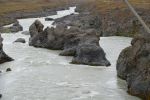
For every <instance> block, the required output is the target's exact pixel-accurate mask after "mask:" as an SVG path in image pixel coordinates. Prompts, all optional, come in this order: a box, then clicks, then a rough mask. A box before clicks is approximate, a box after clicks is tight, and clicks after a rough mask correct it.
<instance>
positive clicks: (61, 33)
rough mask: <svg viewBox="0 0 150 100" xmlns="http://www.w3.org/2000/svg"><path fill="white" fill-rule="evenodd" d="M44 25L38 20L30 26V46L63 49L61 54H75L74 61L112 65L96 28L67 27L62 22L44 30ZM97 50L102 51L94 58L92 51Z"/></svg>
mask: <svg viewBox="0 0 150 100" xmlns="http://www.w3.org/2000/svg"><path fill="white" fill-rule="evenodd" d="M43 27H44V26H43V25H42V24H41V22H40V21H38V20H36V21H35V22H34V23H33V24H32V25H31V26H30V29H29V31H30V36H31V37H30V41H29V45H30V46H34V47H41V48H48V49H53V50H63V51H62V53H60V55H63V56H74V59H73V61H72V63H78V64H87V65H100V66H109V65H110V63H109V61H108V60H107V59H106V58H105V52H104V51H103V50H102V48H101V47H100V46H99V35H97V31H96V30H95V29H92V28H91V29H90V28H86V30H85V29H82V28H80V27H77V26H72V27H71V28H70V29H67V25H66V24H62V23H59V24H57V25H56V28H53V27H52V28H49V27H47V28H46V29H45V30H43ZM85 45H88V47H89V49H88V50H87V51H85V49H86V46H85ZM81 48H82V49H81ZM80 49H81V50H80ZM95 51H96V52H99V51H101V52H100V53H99V54H98V55H96V56H95V58H93V56H92V55H93V53H92V52H95ZM87 53H89V54H87ZM85 59H86V60H85Z"/></svg>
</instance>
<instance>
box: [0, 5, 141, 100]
mask: <svg viewBox="0 0 150 100" xmlns="http://www.w3.org/2000/svg"><path fill="white" fill-rule="evenodd" d="M74 9H75V7H71V8H70V9H69V10H64V11H58V12H57V13H58V14H57V15H53V16H49V17H51V18H60V17H63V16H65V15H69V14H71V13H74ZM36 19H39V20H40V21H41V22H42V23H43V24H44V25H45V27H47V26H52V25H51V24H52V21H51V22H49V21H48V22H45V20H44V17H42V18H29V19H20V20H19V22H20V23H21V25H22V26H23V28H24V30H25V31H26V30H28V28H29V26H30V25H31V24H32V23H33V22H34V21H35V20H36ZM2 37H3V38H4V41H3V43H4V51H5V52H6V53H7V54H8V55H9V56H11V57H12V58H14V59H15V61H12V62H8V63H4V64H2V65H0V69H1V70H2V71H3V73H1V74H0V93H1V94H3V98H2V99H1V100H139V99H138V98H136V97H133V96H130V95H128V94H127V93H126V90H127V89H126V82H125V81H123V80H120V79H118V78H117V76H116V60H117V58H118V55H119V53H120V52H121V50H122V49H123V48H125V47H127V46H129V45H130V42H131V38H127V37H116V36H115V37H101V40H100V45H101V46H102V48H103V49H104V51H105V52H106V54H107V59H108V60H110V62H111V64H112V65H111V66H110V67H105V66H96V67H93V66H87V65H73V64H69V62H70V61H71V59H72V57H62V56H59V53H60V51H53V50H47V49H41V48H34V47H30V46H29V45H28V43H26V44H21V43H13V41H15V40H16V39H17V38H21V37H22V38H25V39H26V41H28V39H29V36H28V35H23V34H21V32H18V33H16V34H2ZM8 67H9V68H11V69H12V71H11V72H8V73H6V72H5V70H6V68H8Z"/></svg>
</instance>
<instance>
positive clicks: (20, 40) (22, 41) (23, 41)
mask: <svg viewBox="0 0 150 100" xmlns="http://www.w3.org/2000/svg"><path fill="white" fill-rule="evenodd" d="M14 42H19V43H26V40H25V39H24V38H18V39H17V40H15V41H14Z"/></svg>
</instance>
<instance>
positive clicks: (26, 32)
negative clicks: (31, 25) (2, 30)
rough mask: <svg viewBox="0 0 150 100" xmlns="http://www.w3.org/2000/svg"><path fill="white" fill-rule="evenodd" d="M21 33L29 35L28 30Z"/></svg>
mask: <svg viewBox="0 0 150 100" xmlns="http://www.w3.org/2000/svg"><path fill="white" fill-rule="evenodd" d="M21 34H24V35H30V32H29V31H23V32H22V33H21Z"/></svg>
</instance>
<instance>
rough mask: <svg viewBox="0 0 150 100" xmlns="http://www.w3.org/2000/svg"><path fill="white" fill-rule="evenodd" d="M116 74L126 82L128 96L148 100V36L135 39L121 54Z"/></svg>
mask: <svg viewBox="0 0 150 100" xmlns="http://www.w3.org/2000/svg"><path fill="white" fill-rule="evenodd" d="M117 74H118V76H119V77H120V78H122V79H125V80H126V81H127V84H128V92H129V93H130V94H132V95H135V96H138V97H141V98H142V99H143V100H150V34H144V35H139V36H137V37H135V38H134V39H133V40H132V42H131V46H130V47H127V48H126V49H124V50H123V51H122V52H121V54H120V56H119V58H118V61H117Z"/></svg>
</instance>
